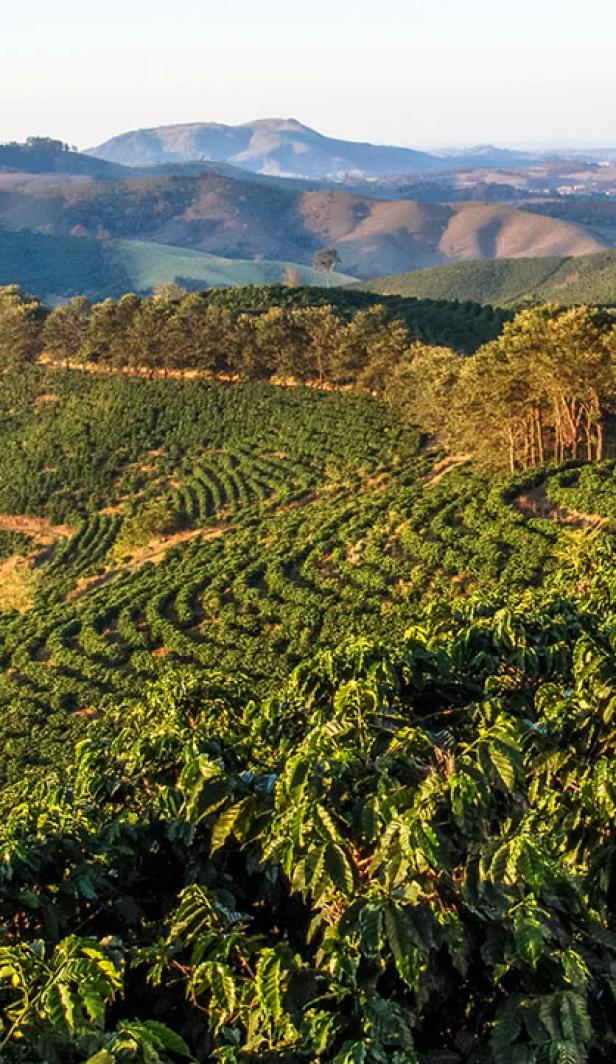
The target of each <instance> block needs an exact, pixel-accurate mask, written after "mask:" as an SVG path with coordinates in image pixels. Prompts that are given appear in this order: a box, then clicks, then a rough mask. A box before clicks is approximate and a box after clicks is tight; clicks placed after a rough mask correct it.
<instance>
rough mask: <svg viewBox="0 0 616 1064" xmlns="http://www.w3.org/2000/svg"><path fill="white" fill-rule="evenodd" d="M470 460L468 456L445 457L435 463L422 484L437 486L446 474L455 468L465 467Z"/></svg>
mask: <svg viewBox="0 0 616 1064" xmlns="http://www.w3.org/2000/svg"><path fill="white" fill-rule="evenodd" d="M470 460H471V456H470V454H448V455H446V457H445V458H441V459H439V461H438V462H435V464H434V465H433V466H432V469H431V470H430V472H429V473H428V475H427V476H426V477H424V484H438V482H439V480H442V479H443V477H445V476H447V474H448V473H451V470H452V469H456V468H457V466H461V465H466V463H467V462H470Z"/></svg>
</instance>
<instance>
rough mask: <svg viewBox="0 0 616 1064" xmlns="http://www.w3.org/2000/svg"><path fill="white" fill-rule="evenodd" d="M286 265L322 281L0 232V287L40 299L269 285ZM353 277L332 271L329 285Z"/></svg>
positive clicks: (203, 259)
mask: <svg viewBox="0 0 616 1064" xmlns="http://www.w3.org/2000/svg"><path fill="white" fill-rule="evenodd" d="M287 268H292V269H293V270H295V271H296V273H297V276H298V279H299V280H300V281H301V283H303V284H322V283H323V274H322V273H320V272H319V271H317V270H313V269H311V267H309V266H301V265H299V266H296V265H295V263H286V262H269V261H261V262H253V261H252V260H247V259H225V258H220V257H218V256H216V255H207V254H205V253H201V252H197V251H189V250H187V249H186V248H176V247H171V246H167V245H166V244H155V243H150V242H146V241H140V240H97V239H94V238H91V237H71V236H51V235H46V234H40V233H34V232H30V231H27V230H20V231H18V232H12V231H9V230H0V285H7V284H18V285H20V286H21V287H22V288H24V289H25V290H27V291H28V292H31V293H32V294H33V295H36V296H38V297H39V298H40V299H43V300H48V301H52V302H53V301H56V300H58V299H63V298H67V297H70V296H74V295H86V296H88V297H89V298H90V299H105V298H106V297H108V296H120V295H122V294H123V293H124V292H148V291H151V289H152V288H153V287H154V286H155V285H157V284H159V283H160V282H162V281H179V282H180V283H184V284H186V285H188V286H191V287H203V288H207V287H210V286H224V285H246V284H270V283H272V282H276V281H281V280H282V279H283V277H284V274H285V270H286V269H287ZM352 280H353V278H351V277H348V276H346V275H345V274H337V273H334V274H332V275H331V277H329V283H330V284H331V285H332V287H335V286H337V285H342V284H348V283H349V282H350V281H352Z"/></svg>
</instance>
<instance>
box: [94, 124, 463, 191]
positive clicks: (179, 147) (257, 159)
mask: <svg viewBox="0 0 616 1064" xmlns="http://www.w3.org/2000/svg"><path fill="white" fill-rule="evenodd" d="M88 154H90V155H94V156H97V157H98V158H100V159H106V160H108V161H109V162H116V163H121V164H122V165H125V166H146V165H158V164H161V163H188V162H196V161H200V160H206V159H207V160H212V161H215V162H224V163H231V164H233V165H235V166H239V167H241V168H242V169H244V170H249V171H252V172H253V173H257V174H270V175H275V176H280V177H282V176H284V177H295V178H309V179H323V178H325V179H327V178H330V179H336V180H338V179H340V178H341V177H344V176H345V175H348V174H351V175H353V176H356V177H367V178H368V177H370V178H373V177H380V176H383V175H385V174H394V173H400V174H412V173H421V172H428V171H431V170H435V169H441V168H442V166H443V161H442V160H441V159H438V158H437V157H436V156H434V155H430V154H428V153H427V152H422V151H415V150H414V149H412V148H399V147H393V146H387V145H375V144H368V143H359V142H357V141H349V140H340V139H336V138H335V137H328V136H325V135H324V134H323V133H319V132H318V131H317V130H315V129H311V128H310V126H307V125H305V123H303V122H300V121H299V120H298V119H297V118H276V117H274V118H259V119H256V120H254V121H252V122H244V123H242V124H241V125H237V126H231V125H223V124H221V123H216V122H189V123H184V124H178V125H166V126H155V127H153V128H151V129H136V130H132V131H131V132H128V133H122V134H120V135H119V136H117V137H112V139H111V140H108V141H106V142H105V143H104V144H100V145H98V147H95V148H91V149H90V151H89V153H88Z"/></svg>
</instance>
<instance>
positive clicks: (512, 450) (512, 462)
mask: <svg viewBox="0 0 616 1064" xmlns="http://www.w3.org/2000/svg"><path fill="white" fill-rule="evenodd" d="M509 469H510V470H511V472H512V473H514V472H515V442H514V439H513V429H512V427H511V425H510V426H509Z"/></svg>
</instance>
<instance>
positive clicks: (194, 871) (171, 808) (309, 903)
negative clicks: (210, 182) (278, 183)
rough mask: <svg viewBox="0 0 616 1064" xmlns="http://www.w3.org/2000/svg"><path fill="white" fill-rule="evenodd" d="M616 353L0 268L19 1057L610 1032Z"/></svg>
mask: <svg viewBox="0 0 616 1064" xmlns="http://www.w3.org/2000/svg"><path fill="white" fill-rule="evenodd" d="M615 353H616V331H615V325H614V321H613V319H612V317H611V315H610V314H609V313H608V312H607V311H604V310H598V309H593V308H588V307H574V308H563V307H559V306H555V305H554V306H541V307H531V308H526V309H523V310H521V311H519V312H518V313H517V314H515V315H514V314H513V313H509V312H502V313H501V312H497V311H492V310H491V308H479V307H477V305H473V304H446V303H443V304H440V303H439V304H436V303H434V304H430V303H429V302H427V301H413V300H400V301H398V302H395V301H389V300H388V299H386V298H384V297H376V296H370V295H369V294H368V293H363V292H357V291H353V290H349V291H339V290H335V291H333V290H332V291H328V290H309V289H302V288H296V287H286V288H285V287H272V288H270V289H265V288H249V289H233V290H221V291H214V290H212V291H208V292H206V293H199V292H191V293H185V292H182V291H180V290H178V289H177V287H172V288H169V287H167V288H165V289H162V290H160V291H158V292H156V293H155V294H154V296H153V297H140V296H136V295H129V296H125V297H123V298H122V299H120V300H118V301H112V300H108V301H105V302H104V303H101V304H94V305H92V304H90V303H89V302H88V301H87V300H84V299H77V300H74V301H72V302H71V303H69V304H65V305H61V306H58V307H56V308H53V309H50V308H47V307H44V306H43V305H42V304H40V303H39V302H38V301H37V300H35V299H32V298H30V297H28V296H27V295H25V294H24V293H22V292H20V291H18V290H16V289H15V288H13V287H11V288H5V289H2V290H0V362H1V363H2V387H1V388H0V751H1V754H0V881H1V883H2V890H1V895H0V898H1V907H2V908H1V918H2V934H1V936H0V1061H2V1062H4V1061H6V1062H7V1064H86V1062H88V1064H179V1062H181V1061H192V1062H195V1064H210V1062H212V1064H213V1062H217V1061H218V1062H223V1064H252V1062H254V1064H256V1062H257V1061H258V1062H265V1064H315V1062H320V1061H323V1062H325V1064H388V1062H394V1064H467V1062H468V1064H510V1062H513V1064H608V1062H609V1061H611V1060H612V1059H613V1058H614V1053H615V1046H616V1022H615V1020H614V1016H615V1015H616V919H615V904H616V849H615V846H614V828H613V825H614V818H615V816H616V776H615V773H614V767H613V764H614V757H613V752H614V744H615V741H616V732H615V727H616V693H615V691H614V681H613V677H614V675H615V667H616V660H615V643H614V630H615V623H616V612H615V611H616V606H615V602H616V583H615V579H614V572H615V571H616V570H615V564H614V563H615V551H616V541H615V538H614V536H615V534H616V533H615V529H616V523H615V522H616V456H615V455H614V451H613V448H614V435H613V416H614V396H615V394H616V384H615V382H614V373H615V365H614V361H615ZM283 384H284V385H285V386H282V385H283Z"/></svg>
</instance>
